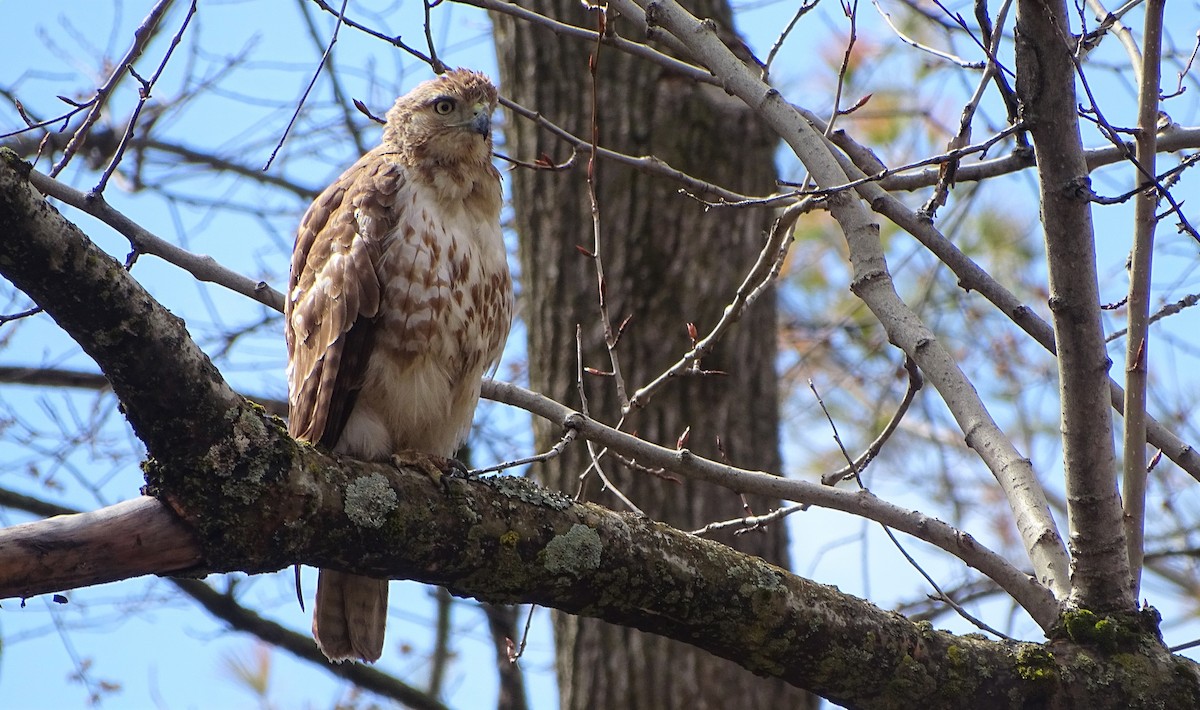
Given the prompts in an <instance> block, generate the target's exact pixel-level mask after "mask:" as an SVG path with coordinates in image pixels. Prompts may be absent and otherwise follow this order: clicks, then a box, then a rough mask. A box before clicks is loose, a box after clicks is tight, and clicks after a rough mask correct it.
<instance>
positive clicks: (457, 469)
mask: <svg viewBox="0 0 1200 710" xmlns="http://www.w3.org/2000/svg"><path fill="white" fill-rule="evenodd" d="M391 460H392V465H393V466H395V467H396V468H415V469H417V470H418V471H421V472H422V473H424V474H425V475H426V476H429V479H430V480H431V481H433V482H434V483H437V484H439V485H440V486H441V487H442V489H443V490H444V491H446V492H449V491H448V485H449V483H450V479H451V478H469V477H470V476H469V474H468V472H467V467H466V465H465V464H464V463H463V462H462V461H459V460H458V459H451V458H446V457H445V456H436V455H434V454H427V453H425V452H423V451H414V450H412V449H405V450H404V451H401V452H400V453H397V454H393V455H392V459H391Z"/></svg>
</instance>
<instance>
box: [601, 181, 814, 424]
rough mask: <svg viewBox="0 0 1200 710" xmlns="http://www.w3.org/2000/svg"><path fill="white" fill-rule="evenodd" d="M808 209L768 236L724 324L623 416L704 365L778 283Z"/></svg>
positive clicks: (786, 216) (790, 213)
mask: <svg viewBox="0 0 1200 710" xmlns="http://www.w3.org/2000/svg"><path fill="white" fill-rule="evenodd" d="M803 208H804V203H799V202H798V203H795V204H793V205H792V206H791V207H789V208H787V209H786V210H784V211H783V214H781V215H780V216H779V217H778V218H777V219H776V220H775V222H774V224H772V225H771V231H770V233H769V234H768V235H767V242H766V244H764V245H763V248H762V250H761V251H759V253H758V259H757V260H756V261H755V262H754V266H752V267H751V268H750V271H749V273H747V274H746V278H744V279H742V283H741V285H739V286H738V289H737V292H736V293H734V296H733V301H732V302H731V303H730V304H729V305H728V306H726V307H725V310H724V311H723V312H722V313H721V318H720V320H718V321H717V324H716V325H715V326H713V328H712V330H711V331H709V333H708V334H707V335H705V336H704V337H703V338H702V339H700V340H699V341H697V342H696V343H695V344H694V345H693V346H692V349H691V350H689V351H688V352H686V353H684V355H683V357H681V358H680V359H679V360H678V361H676V362H675V364H673V365H671V366H670V367H668V368H667V369H666V370H663V371H662V372H661V373H660V374H659V375H658V376H657V377H655V378H654V379H653V380H652V381H651V382H649V383H648V384H646V385H645V386H643V387H641V388H639V389H638V390H637V391H636V392H634V393H633V396H632V397H631V398H630V399H629V400H628V404H627V405H626V407H625V410H624V412H623V414H628V413H629V412H630V411H632V410H633V409H636V408H638V407H644V406H646V404H647V403H648V402H649V401H650V399H651V398H652V397H653V396H654V394H655V392H657V391H658V390H659V389H661V388H662V387H663V386H664V385H665V384H666V383H667V381H668V380H670V379H672V378H674V377H678V376H680V375H681V374H683V373H685V372H687V371H689V370H692V369H697V368H698V367H699V363H700V361H701V360H702V359H703V358H704V357H705V356H706V355H708V353H709V352H711V351H712V349H713V347H714V346H715V345H716V344H717V343H718V342H719V341H720V340H721V338H722V337H724V336H725V333H727V332H728V331H729V329H730V328H732V327H733V324H734V323H736V322H737V321H738V320H740V319H741V317H742V313H744V312H745V310H746V308H748V307H749V306H750V304H751V303H753V302H754V301H755V300H757V298H758V296H759V295H760V294H761V293H762V292H763V290H765V289H766V288H767V287H768V286H769V285H770V284H771V283H772V282H773V281H774V279H775V277H776V276H777V275H778V273H779V269H780V267H781V265H782V263H783V260H784V259H785V258H786V256H787V252H788V248H789V247H790V246H791V242H792V228H793V227H794V226H795V224H796V220H797V219H798V218H799V216H800V213H801V212H802V210H803Z"/></svg>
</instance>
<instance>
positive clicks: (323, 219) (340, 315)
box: [284, 148, 404, 448]
mask: <svg viewBox="0 0 1200 710" xmlns="http://www.w3.org/2000/svg"><path fill="white" fill-rule="evenodd" d="M403 184H404V170H403V168H402V167H401V166H400V165H398V164H397V163H395V162H393V161H391V160H388V159H387V158H386V157H385V155H384V153H383V151H382V150H381V149H380V148H376V149H375V150H372V151H371V152H369V153H367V154H366V155H364V156H363V157H362V158H360V159H359V160H358V162H356V163H355V164H354V165H353V166H351V167H350V169H349V170H347V171H346V172H344V173H342V176H341V177H339V178H338V179H337V181H336V182H334V183H333V184H332V185H330V186H329V187H328V188H326V189H325V191H324V192H322V193H321V195H320V196H319V197H318V198H317V199H316V200H315V201H314V202H313V204H312V206H311V207H309V208H308V212H306V213H305V215H304V219H303V220H301V222H300V231H299V233H298V234H297V236H296V247H295V249H294V250H293V252H292V266H291V278H290V279H289V281H288V294H287V303H286V307H285V313H284V316H285V320H286V322H287V323H286V328H285V332H286V337H287V348H288V405H289V414H288V433H290V434H291V435H292V436H294V437H296V438H297V439H303V440H305V441H311V442H313V443H317V444H320V445H322V446H324V447H327V448H333V447H334V446H335V445H336V444H337V440H338V438H339V437H340V436H341V434H342V429H343V428H344V427H345V425H346V419H347V418H348V417H349V416H350V411H351V409H353V407H354V400H355V398H356V397H357V395H358V391H359V390H360V389H361V388H362V380H363V373H364V372H365V371H366V367H367V361H368V360H369V358H370V356H371V351H372V349H373V347H374V342H375V319H376V316H378V315H379V302H380V291H381V286H380V283H379V276H378V270H377V266H378V263H379V259H380V256H381V253H382V247H383V238H384V237H385V236H386V235H387V234H388V233H389V232H391V231H392V230H393V229H394V228H395V226H396V224H397V223H398V221H399V219H400V213H399V208H398V205H396V203H395V200H396V197H397V193H398V192H399V190H400V187H401V186H402V185H403Z"/></svg>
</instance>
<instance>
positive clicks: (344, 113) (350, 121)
mask: <svg viewBox="0 0 1200 710" xmlns="http://www.w3.org/2000/svg"><path fill="white" fill-rule="evenodd" d="M296 3H297V4H298V5H299V7H300V17H301V18H303V20H304V29H305V30H306V31H307V32H308V38H309V39H311V40H312V42H313V44H314V45H315V46H316V47H317V49H322V48H323V47H324V46H325V43H324V41H323V38H322V37H321V31H320V30H319V29H318V28H317V23H316V22H315V21H314V20H313V17H312V15H310V14H309V7H308V2H307V0H296ZM326 66H327V67H329V86H330V88H331V89H332V90H333V102H334V105H336V106H337V107H338V109H339V113H341V118H342V126H343V127H344V128H345V129H346V130H345V134H346V135H347V136H348V137H349V138H350V140H352V141H354V150H355V152H356V153H358V154H359V155H361V154H363V153H366V152H367V150H369V149H370V147H369V146H367V145H365V144H364V143H363V140H362V136H361V135H359V131H358V129H357V127H356V126H355V125H354V114H353V113H351V111H350V106H354V107H355V108H358V106H359V102H356V101H355V100H353V99H351V100H350V101H347V100H346V98H347V95H346V91H345V89H344V88H343V87H342V78H341V77H342V73H341V72H340V71H337V70H336V69H334V66H333V56H330V57H329V58H328V59H327V60H326ZM364 108H365V106H364ZM367 115H368V116H369V117H372V116H370V114H369V113H368V114H367ZM372 118H373V117H372Z"/></svg>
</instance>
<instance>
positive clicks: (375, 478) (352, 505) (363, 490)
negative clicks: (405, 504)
mask: <svg viewBox="0 0 1200 710" xmlns="http://www.w3.org/2000/svg"><path fill="white" fill-rule="evenodd" d="M399 500H400V499H399V497H398V496H397V495H396V491H394V490H392V485H391V484H390V483H389V482H388V479H387V478H386V477H385V476H384V475H382V474H379V473H372V474H371V475H370V476H363V477H362V478H358V479H355V480H354V481H351V482H350V485H348V486H346V500H345V503H344V505H345V509H346V517H347V518H350V520H351V522H353V523H354V524H355V525H358V526H359V527H364V528H380V527H383V523H384V522H385V521H386V520H387V516H388V513H390V512H392V511H393V510H395V509H396V505H397V503H399Z"/></svg>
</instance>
